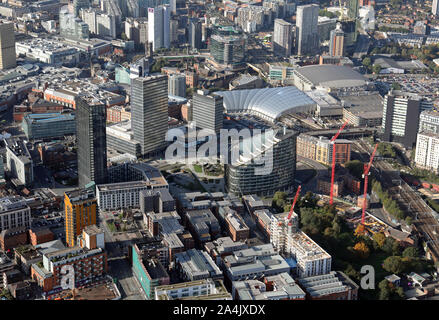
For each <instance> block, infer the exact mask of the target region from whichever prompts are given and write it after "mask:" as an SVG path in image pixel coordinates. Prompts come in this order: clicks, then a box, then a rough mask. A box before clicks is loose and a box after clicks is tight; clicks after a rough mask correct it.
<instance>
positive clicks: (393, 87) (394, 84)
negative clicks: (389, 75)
mask: <svg viewBox="0 0 439 320" xmlns="http://www.w3.org/2000/svg"><path fill="white" fill-rule="evenodd" d="M392 89H393V90H401V85H400V84H399V83H398V82H393V83H392Z"/></svg>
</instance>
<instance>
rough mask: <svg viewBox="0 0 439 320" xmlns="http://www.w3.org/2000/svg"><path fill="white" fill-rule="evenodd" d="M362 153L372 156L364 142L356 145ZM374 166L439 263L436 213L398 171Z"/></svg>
mask: <svg viewBox="0 0 439 320" xmlns="http://www.w3.org/2000/svg"><path fill="white" fill-rule="evenodd" d="M356 146H357V148H358V149H359V150H360V152H362V153H366V154H370V153H371V152H372V148H371V147H370V146H369V145H368V144H367V143H366V142H364V141H362V140H359V141H358V142H357V144H356ZM373 166H374V167H375V169H376V170H375V172H376V173H377V174H378V175H377V176H378V177H379V180H380V182H381V185H382V187H383V190H386V191H387V192H389V194H390V196H391V197H392V198H393V199H394V200H395V201H396V202H397V203H398V205H399V207H400V208H401V210H403V211H404V212H405V213H406V214H408V215H409V216H410V217H412V218H413V225H414V227H415V229H416V230H417V231H419V233H420V234H421V235H422V236H423V237H424V240H425V242H426V243H427V246H428V249H429V252H430V254H431V256H432V258H433V260H434V261H439V221H438V219H437V218H435V215H434V211H433V210H432V209H431V208H430V207H429V206H428V205H427V204H426V203H425V201H424V200H423V199H422V198H421V197H420V196H419V194H417V193H416V192H415V191H414V190H413V189H412V188H411V187H410V186H409V185H408V184H407V183H406V182H405V181H404V180H402V179H401V176H400V174H399V172H398V171H396V170H395V169H393V167H392V166H391V165H390V164H388V163H387V162H385V161H379V160H378V161H374V163H373Z"/></svg>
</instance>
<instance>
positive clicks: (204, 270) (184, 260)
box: [175, 249, 222, 277]
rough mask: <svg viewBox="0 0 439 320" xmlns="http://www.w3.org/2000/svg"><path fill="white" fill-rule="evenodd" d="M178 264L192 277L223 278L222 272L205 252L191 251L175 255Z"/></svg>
mask: <svg viewBox="0 0 439 320" xmlns="http://www.w3.org/2000/svg"><path fill="white" fill-rule="evenodd" d="M175 258H176V261H177V263H179V264H180V266H181V267H182V268H183V269H184V270H185V272H186V273H190V274H191V275H192V276H197V275H206V277H219V276H222V272H221V270H220V269H219V268H218V266H217V265H216V264H215V262H214V261H213V260H212V258H211V257H210V256H209V255H208V254H207V253H206V252H204V251H201V250H197V249H190V250H187V251H185V252H179V253H177V254H175Z"/></svg>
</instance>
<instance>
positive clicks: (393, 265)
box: [383, 256, 404, 274]
mask: <svg viewBox="0 0 439 320" xmlns="http://www.w3.org/2000/svg"><path fill="white" fill-rule="evenodd" d="M383 269H384V270H386V271H388V272H391V273H395V274H399V273H401V272H403V270H404V263H403V261H402V259H401V257H399V256H390V257H387V258H386V259H385V260H384V262H383Z"/></svg>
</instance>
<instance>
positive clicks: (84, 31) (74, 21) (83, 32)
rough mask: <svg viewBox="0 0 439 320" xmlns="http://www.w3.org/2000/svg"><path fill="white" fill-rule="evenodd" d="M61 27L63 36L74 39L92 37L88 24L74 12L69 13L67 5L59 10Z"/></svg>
mask: <svg viewBox="0 0 439 320" xmlns="http://www.w3.org/2000/svg"><path fill="white" fill-rule="evenodd" d="M59 28H60V34H61V36H63V37H65V38H69V39H73V40H81V39H88V38H90V30H89V27H88V25H87V24H86V23H85V22H84V21H82V20H81V19H80V18H78V17H76V16H75V15H74V14H72V13H69V11H68V10H67V7H63V8H62V9H61V10H60V11H59Z"/></svg>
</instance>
